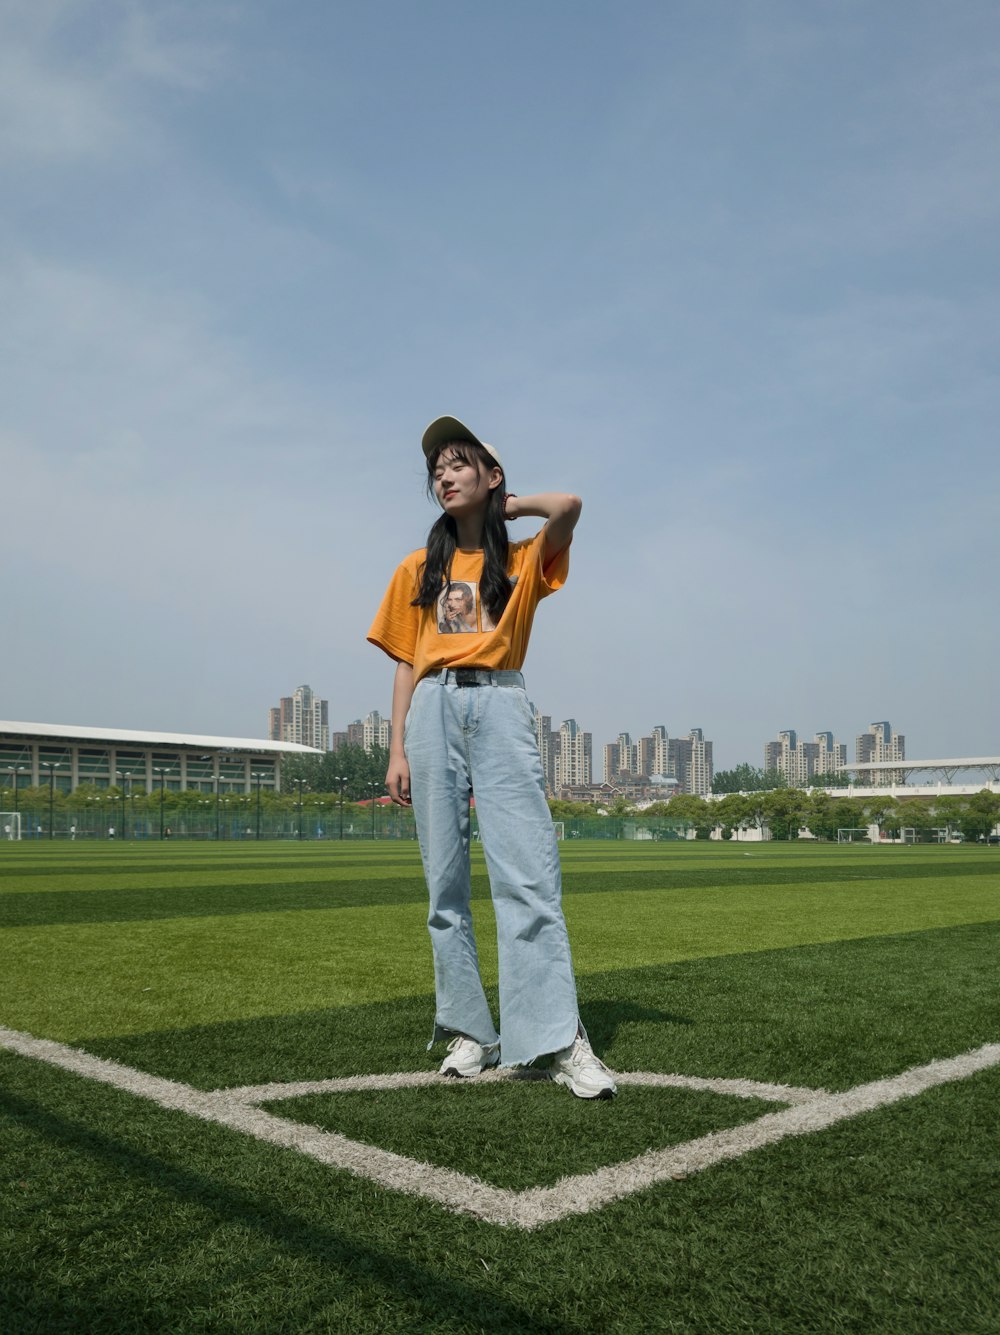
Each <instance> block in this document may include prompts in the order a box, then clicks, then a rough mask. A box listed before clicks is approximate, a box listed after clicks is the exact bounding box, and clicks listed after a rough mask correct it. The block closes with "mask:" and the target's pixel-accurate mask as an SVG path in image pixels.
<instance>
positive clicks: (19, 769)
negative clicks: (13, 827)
mask: <svg viewBox="0 0 1000 1335" xmlns="http://www.w3.org/2000/svg"><path fill="white" fill-rule="evenodd" d="M27 772H28V767H27V765H18V766H16V767H15V766H14V765H11V767H10V769H9V770H8V771H7V773H8V774H9V775H10V776H11V778H12V779H13V780H14V814H15V815H16V814H17V776H18V775H19V774H27Z"/></svg>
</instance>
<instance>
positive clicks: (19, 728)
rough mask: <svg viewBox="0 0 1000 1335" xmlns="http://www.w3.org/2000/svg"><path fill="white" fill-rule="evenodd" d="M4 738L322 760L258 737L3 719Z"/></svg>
mask: <svg viewBox="0 0 1000 1335" xmlns="http://www.w3.org/2000/svg"><path fill="white" fill-rule="evenodd" d="M0 737H38V738H41V737H51V738H52V739H53V740H57V739H58V740H61V741H69V742H87V743H91V744H94V743H100V742H105V743H113V744H116V745H118V746H188V747H198V748H200V749H201V750H203V751H252V752H253V753H254V754H255V755H265V754H267V753H268V752H278V753H279V754H281V755H293V756H321V755H322V754H323V752H322V751H320V750H318V749H317V748H316V747H315V746H302V745H300V743H298V742H270V741H262V740H261V739H260V738H258V737H202V736H201V735H200V734H198V733H192V732H140V731H136V730H134V729H131V728H81V727H79V726H78V725H77V724H75V723H66V724H61V723H10V722H5V721H4V720H2V719H0Z"/></svg>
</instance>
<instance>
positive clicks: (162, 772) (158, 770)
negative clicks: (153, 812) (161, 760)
mask: <svg viewBox="0 0 1000 1335" xmlns="http://www.w3.org/2000/svg"><path fill="white" fill-rule="evenodd" d="M153 773H154V774H158V775H159V776H160V839H161V841H162V839H163V797H164V790H165V788H166V786H167V775H168V774H171V773H173V771H172V770H169V769H164V768H162V767H161V766H160V765H154V766H153Z"/></svg>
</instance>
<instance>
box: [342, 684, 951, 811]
mask: <svg viewBox="0 0 1000 1335" xmlns="http://www.w3.org/2000/svg"><path fill="white" fill-rule="evenodd" d="M530 704H531V709H532V713H533V715H534V718H535V735H536V740H537V742H538V748H539V754H540V757H541V761H542V771H543V773H544V775H545V779H546V786H547V787H548V788H549V789H550V790H551V791H553V792H556V791H558V790H559V789H560V788H563V787H573V786H586V785H591V784H596V783H608V782H613V781H614V779H615V778H617V777H618V776H619V775H622V774H625V775H629V776H637V775H645V776H658V777H662V778H664V779H673V780H676V781H677V784H678V786H679V788H680V790H681V791H683V792H696V793H704V792H708V791H710V790H711V784H712V778H713V777H714V775H715V774H716V773H718V772H720V771H726V770H731V769H735V768H736V766H737V765H740V764H748V765H751V766H753V768H755V769H756V768H758V766H757V765H756V764H755V762H754V760H753V758H752V757H750V756H746V757H743V758H742V759H740V760H737V761H734V762H733V764H731V765H716V764H714V762H713V757H714V748H715V745H716V742H717V739H715V738H709V737H708V736H706V733H705V729H703V728H691V729H689V730H688V732H687V733H686V734H678V735H671V734H670V732H669V730H668V729H667V728H666V727H665V725H663V724H656V725H654V726H653V727H652V728H651V729H650V731H649V732H648V733H647V734H645V735H640V736H637V737H635V738H634V739H633V736H632V734H631V733H629V732H625V731H622V732H619V733H618V735H617V737H616V738H615V739H614V740H613V741H609V742H605V743H603V745H601V746H600V747H599V748H595V746H594V743H593V732H592V731H591V730H588V729H585V728H584V727H582V726H581V725H580V723H579V722H578V721H577V720H576V719H574V718H569V719H564V720H562V721H561V722H560V723H559V724H557V725H556V727H554V728H553V726H552V720H553V718H554V717H556V716H555V715H552V714H543V713H542V712H541V710H540V709H539V708H538V706H536V705H535V704H534V702H530ZM390 739H391V724H390V721H389V719H388V718H386V717H385V716H383V715H382V714H381V712H380V711H379V710H370V711H369V712H368V714H367V715H366V716H365V717H364V718H363V719H362V718H360V717H359V718H357V719H355V720H353V721H352V722H351V723H349V724H347V726H346V728H345V729H343V730H341V731H335V732H333V733H332V734H331V749H332V750H336V749H337V745H338V744H340V743H352V744H354V745H358V746H363V747H364V749H365V750H369V749H370V743H374V744H376V745H382V746H386V747H388V745H389V742H390ZM564 746H568V747H569V748H570V749H569V753H568V756H567V755H566V754H564ZM699 746H700V747H701V750H700V751H699V749H698V748H699ZM761 748H762V750H763V764H762V765H761V766H759V768H761V769H763V770H765V771H768V770H777V771H778V773H780V774H782V775H784V777H785V778H786V779H787V780H788V782H789V783H790V784H793V785H799V786H805V785H806V784H808V783H809V781H810V779H811V778H812V777H813V776H814V775H822V774H830V775H833V774H836V773H837V772H838V770H839V769H841V768H842V767H843V766H845V765H847V763H848V747H847V744H846V743H844V742H840V741H838V740H837V739H836V738H835V737H834V734H833V733H832V732H831V731H829V730H825V731H820V732H817V733H816V734H815V736H814V738H813V740H812V741H808V742H807V741H806V740H805V739H804V738H803V739H801V740H800V739H799V736H798V730H797V729H794V728H785V729H780V730H779V731H778V734H777V740H769V741H765V742H763V743H762V744H761ZM853 750H854V756H853V759H854V760H855V761H860V762H864V763H867V762H871V761H875V762H891V761H893V760H904V759H905V758H906V738H905V736H904V734H902V733H900V732H897V731H896V730H895V729H894V728H893V727H892V725H891V723H890V722H888V721H887V720H885V721H880V722H877V723H872V724H870V725H869V726H868V727H867V728H866V729H865V730H864V731H863V732H861V733H858V734H856V735H855V743H854V748H853ZM598 752H599V754H600V757H601V763H600V773H598V766H597V764H596V763H595V759H596V755H597V754H598ZM758 754H760V749H759V750H758ZM626 756H627V761H626ZM918 758H919V759H926V760H933V759H945V758H946V757H943V756H942V757H934V756H926V757H918ZM647 766H648V767H647ZM899 781H901V780H900V779H899V778H898V772H897V771H891V772H886V773H885V774H882V775H877V776H876V777H875V779H874V780H873V782H875V783H876V785H878V784H891V783H893V782H899Z"/></svg>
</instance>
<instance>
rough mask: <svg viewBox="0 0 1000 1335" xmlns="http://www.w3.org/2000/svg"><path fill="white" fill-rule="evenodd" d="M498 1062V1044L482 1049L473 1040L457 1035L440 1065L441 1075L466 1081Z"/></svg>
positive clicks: (480, 1045) (479, 1044)
mask: <svg viewBox="0 0 1000 1335" xmlns="http://www.w3.org/2000/svg"><path fill="white" fill-rule="evenodd" d="M499 1060H500V1044H499V1043H491V1044H490V1045H489V1047H485V1048H484V1047H483V1046H482V1044H481V1043H477V1042H476V1040H475V1039H474V1038H466V1037H465V1035H464V1034H459V1035H458V1036H457V1037H455V1038H453V1039H452V1040H451V1042H450V1043H449V1044H448V1056H447V1057H445V1059H444V1061H443V1062H442V1063H441V1074H442V1075H457V1076H461V1077H463V1078H464V1079H468V1078H469V1076H473V1075H479V1073H480V1072H481V1071H485V1070H486V1068H487V1067H489V1066H496V1064H497V1062H498V1061H499Z"/></svg>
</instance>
